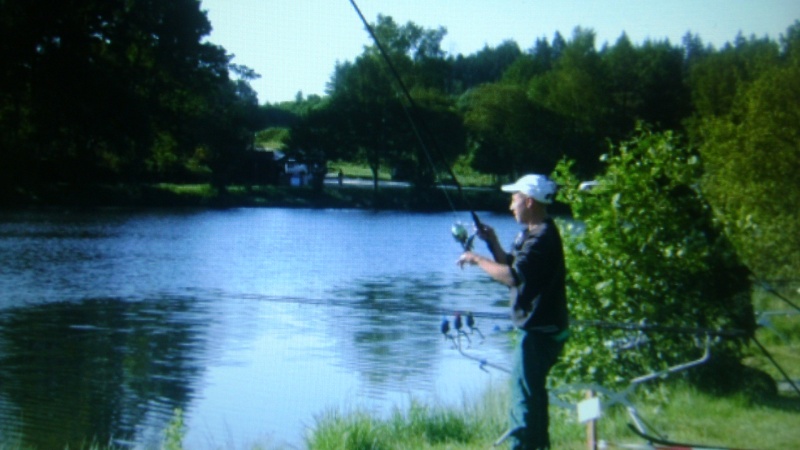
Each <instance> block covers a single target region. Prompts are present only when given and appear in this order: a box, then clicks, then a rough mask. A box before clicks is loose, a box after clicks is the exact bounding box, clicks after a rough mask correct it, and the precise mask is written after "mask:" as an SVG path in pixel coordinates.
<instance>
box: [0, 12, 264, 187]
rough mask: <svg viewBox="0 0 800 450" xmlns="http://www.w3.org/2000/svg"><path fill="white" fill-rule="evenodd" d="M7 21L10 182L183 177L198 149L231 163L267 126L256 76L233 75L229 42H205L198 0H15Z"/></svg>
mask: <svg viewBox="0 0 800 450" xmlns="http://www.w3.org/2000/svg"><path fill="white" fill-rule="evenodd" d="M0 22H1V25H2V26H1V27H0V28H2V30H3V39H0V58H2V60H3V70H2V71H0V161H2V164H0V166H2V167H3V169H0V170H2V172H0V175H2V180H3V183H4V184H5V186H3V187H4V188H5V189H11V188H13V187H14V186H15V185H25V184H34V185H35V184H41V183H53V182H57V181H69V182H87V181H95V182H96V181H109V180H126V181H141V180H143V179H148V178H150V179H152V178H157V179H164V178H169V179H173V180H175V179H179V178H180V176H181V175H182V172H183V171H184V169H183V165H184V164H185V163H186V162H187V161H188V160H189V159H191V158H192V157H193V156H195V155H196V154H197V150H198V148H201V147H202V148H205V150H206V153H207V155H208V157H209V160H208V161H206V163H208V164H211V165H213V164H214V163H219V162H229V161H230V160H231V159H234V158H228V157H225V156H224V154H225V153H227V152H231V151H235V150H243V149H244V148H245V146H246V145H247V144H248V142H249V141H250V139H251V136H252V134H251V132H252V130H255V129H258V128H259V127H260V126H261V123H260V119H259V115H258V110H257V99H256V98H255V93H254V91H253V90H252V89H251V88H250V87H249V85H248V84H247V80H248V79H253V78H254V77H255V76H256V75H255V74H253V73H252V71H249V70H247V69H246V68H243V67H237V68H236V71H237V73H239V74H240V76H242V77H243V78H242V79H240V80H237V81H235V82H234V81H231V80H230V79H229V74H228V59H229V57H228V55H226V54H225V51H224V49H223V48H221V47H218V46H215V45H213V44H211V43H208V42H203V38H204V37H205V36H206V35H208V33H209V32H210V31H211V24H210V23H209V22H208V19H207V17H206V15H205V13H204V12H203V11H201V10H200V4H199V2H196V1H193V0H169V1H161V2H133V1H119V0H115V1H105V0H104V1H99V0H74V1H65V2H57V3H53V4H48V6H47V7H46V8H45V7H42V5H40V4H38V3H35V2H27V1H20V0H9V1H4V2H2V3H1V4H0ZM223 166H224V164H223V165H222V166H221V165H220V164H217V168H218V169H222V168H223ZM21 174H25V176H24V177H22V176H20V175H21Z"/></svg>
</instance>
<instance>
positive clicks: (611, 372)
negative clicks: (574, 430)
mask: <svg viewBox="0 0 800 450" xmlns="http://www.w3.org/2000/svg"><path fill="white" fill-rule="evenodd" d="M601 160H602V161H603V162H604V163H605V164H606V169H605V172H604V173H603V174H601V175H600V176H599V177H598V178H597V179H596V180H595V181H597V185H596V186H595V187H594V188H592V189H591V190H588V191H585V190H583V191H582V190H580V189H579V187H578V180H577V179H576V177H575V175H574V174H573V173H572V163H571V162H570V161H563V162H561V163H560V164H559V166H558V168H557V169H556V179H557V180H558V181H559V183H560V184H561V185H562V190H561V192H560V196H561V200H563V201H565V202H566V203H568V204H569V205H570V207H571V208H572V211H573V217H574V219H575V221H574V222H573V224H572V226H567V230H565V232H564V234H565V236H571V237H570V238H567V239H565V254H566V259H567V270H568V274H569V279H568V295H569V301H570V311H571V315H572V317H573V319H577V320H576V322H577V323H581V321H590V320H591V321H602V322H607V323H614V324H623V323H624V324H631V325H637V324H638V325H645V324H650V325H658V326H660V327H669V328H684V329H685V328H699V329H706V330H725V331H730V330H740V331H743V332H744V333H743V335H741V336H740V337H739V338H735V339H734V338H727V339H724V340H721V341H720V342H719V343H718V344H717V345H715V346H714V349H713V355H714V360H716V361H720V362H722V361H725V362H730V361H736V362H738V361H739V360H740V359H741V356H742V355H741V352H742V344H743V342H745V341H744V339H745V338H746V336H747V335H749V334H750V333H752V332H753V330H754V326H755V323H754V317H753V311H752V307H751V303H750V298H751V296H750V281H749V279H748V272H747V270H746V268H745V267H744V266H743V265H742V264H741V263H740V262H739V260H738V258H737V255H736V253H735V252H734V250H733V247H732V246H731V244H730V243H729V241H728V240H727V239H726V237H725V235H724V234H723V233H722V232H721V229H720V227H719V226H718V225H717V224H716V223H715V222H714V219H713V215H712V213H711V209H710V208H709V206H708V204H707V203H706V202H705V201H704V199H703V198H702V195H701V194H700V193H699V192H698V190H697V187H696V186H697V182H698V180H699V177H700V176H701V164H700V161H699V158H698V157H697V156H696V155H695V154H694V153H693V152H691V151H689V150H688V149H687V148H685V147H684V146H681V145H680V143H679V139H678V138H677V137H676V136H674V135H673V134H672V133H670V132H665V133H652V132H649V131H647V130H645V129H642V128H641V127H640V128H639V129H638V135H637V136H636V137H634V138H633V139H631V140H629V141H627V142H623V143H621V144H620V145H619V146H618V147H616V148H611V151H610V152H609V153H608V154H606V155H604V156H603V157H602V159H601ZM584 323H585V322H584ZM697 337H698V336H697V335H694V334H691V333H689V334H686V333H672V332H659V333H653V332H641V331H636V332H632V331H629V330H624V329H619V328H604V327H597V326H577V327H575V329H574V330H573V338H572V340H571V341H570V343H569V344H568V345H567V349H566V351H565V358H564V363H562V364H559V365H557V366H556V368H555V369H554V372H555V373H556V374H557V376H556V377H553V378H556V379H559V378H561V379H563V380H565V381H566V382H574V381H578V380H580V381H583V382H588V381H593V382H597V383H602V384H604V385H606V386H609V387H611V386H614V385H617V386H619V385H621V384H623V383H624V382H625V380H629V379H631V378H632V377H635V376H638V375H641V374H643V373H645V372H650V371H655V370H660V369H663V368H665V367H667V366H670V365H673V364H676V363H679V362H683V361H687V360H689V359H693V358H696V357H698V356H699V355H700V353H701V351H702V350H700V349H699V348H697V346H696V345H694V344H695V340H696V338H697ZM623 347H628V348H630V350H627V351H622V350H621V348H623ZM725 365H726V366H728V367H730V365H729V364H727V363H726V364H725ZM559 375H560V376H559ZM717 376H732V377H735V376H736V373H731V372H728V373H725V374H717Z"/></svg>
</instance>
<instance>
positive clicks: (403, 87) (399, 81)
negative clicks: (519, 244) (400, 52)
mask: <svg viewBox="0 0 800 450" xmlns="http://www.w3.org/2000/svg"><path fill="white" fill-rule="evenodd" d="M350 4H351V5H352V6H353V9H354V10H355V11H356V14H358V17H359V18H360V19H361V22H362V23H363V24H364V27H365V28H366V29H367V32H368V33H369V35H370V36H371V37H372V40H373V42H375V46H376V47H377V48H378V52H379V53H380V54H381V57H382V58H383V60H384V61H385V62H386V65H387V67H388V68H389V71H390V73H391V74H392V76H393V77H394V79H395V81H396V82H397V84H398V86H400V90H401V91H402V93H403V95H404V97H405V98H406V100H407V101H408V104H409V106H410V107H411V110H413V112H414V113H415V114H416V116H417V119H416V121H415V119H414V117H413V115H412V111H411V110H409V108H408V107H406V105H405V104H404V103H403V102H400V105H401V107H402V108H403V112H404V113H405V115H406V118H407V119H408V121H409V123H410V124H411V128H412V130H413V131H414V135H415V136H416V138H417V141H418V142H419V145H420V147H421V149H422V152H423V153H424V155H425V158H426V160H427V161H428V164H430V166H431V169H432V170H433V173H434V175H435V176H436V179H437V182H438V184H439V185H440V187H441V190H442V192H443V193H444V195H445V198H446V199H447V202H448V204H449V205H450V209H452V210H453V212H455V211H456V207H455V204H454V203H453V201H452V199H451V198H450V195H449V194H448V193H447V188H446V187H445V186H443V185H442V182H441V179H440V178H439V171H438V170H437V168H436V164H435V163H434V161H433V158H432V157H431V153H430V151H429V150H428V146H427V145H426V144H425V140H424V139H423V137H422V134H421V133H420V130H419V128H418V127H417V124H416V123H417V122H419V125H420V128H422V131H423V132H425V134H426V135H427V137H428V139H429V140H430V142H431V143H432V145H433V147H434V149H435V150H436V151H437V153H438V155H439V157H440V158H441V159H442V161H443V162H444V167H445V169H446V170H447V173H448V175H450V177H451V178H452V181H453V183H454V184H455V186H456V189H457V190H458V194H459V196H460V197H461V200H462V201H463V202H464V204H465V205H466V206H467V209H469V211H470V213H471V214H472V218H473V220H474V221H475V225H476V226H480V220H478V216H477V215H476V214H475V211H473V209H472V207H471V205H470V204H469V200H467V198H466V196H465V195H464V190H463V188H462V186H461V183H460V182H459V181H458V177H456V174H455V173H454V172H453V169H452V168H450V165H449V164H447V160H446V159H445V158H444V153H443V152H442V150H441V148H440V147H439V145H438V142H437V140H436V137H435V136H434V134H433V133H432V132H431V131H430V129H429V128H428V127H427V125H426V123H425V121H424V120H422V119H421V117H420V115H419V107H418V106H417V103H416V102H415V101H414V98H413V97H412V96H411V92H410V91H409V90H408V88H407V87H406V85H405V83H404V82H403V79H402V77H401V76H400V73H399V72H398V71H397V69H396V68H395V66H394V64H393V63H392V60H391V58H390V57H389V53H388V52H387V51H386V49H385V48H384V47H383V45H382V44H381V42H380V40H379V39H378V36H377V35H376V34H375V30H373V29H372V26H370V24H369V22H367V19H366V18H365V17H364V14H362V13H361V9H360V8H359V7H358V5H357V4H356V2H355V0H350Z"/></svg>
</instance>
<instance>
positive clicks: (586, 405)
mask: <svg viewBox="0 0 800 450" xmlns="http://www.w3.org/2000/svg"><path fill="white" fill-rule="evenodd" d="M599 418H600V399H599V398H598V397H593V398H589V399H586V400H584V401H582V402H580V403H578V421H579V422H580V423H586V422H588V421H590V420H596V419H599Z"/></svg>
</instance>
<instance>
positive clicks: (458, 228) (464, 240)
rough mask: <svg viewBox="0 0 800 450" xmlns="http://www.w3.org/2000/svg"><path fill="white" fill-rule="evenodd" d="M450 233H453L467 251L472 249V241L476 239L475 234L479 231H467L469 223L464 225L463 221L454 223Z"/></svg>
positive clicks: (454, 237)
mask: <svg viewBox="0 0 800 450" xmlns="http://www.w3.org/2000/svg"><path fill="white" fill-rule="evenodd" d="M450 233H451V234H452V235H453V239H455V240H456V242H458V243H459V244H461V247H463V248H464V251H465V252H468V251H470V250H472V243H473V242H474V241H475V236H476V235H477V234H478V232H477V231H475V232H474V233H472V234H470V233H469V231H467V225H464V224H463V223H462V222H456V223H454V224H453V226H452V227H451V228H450Z"/></svg>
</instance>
